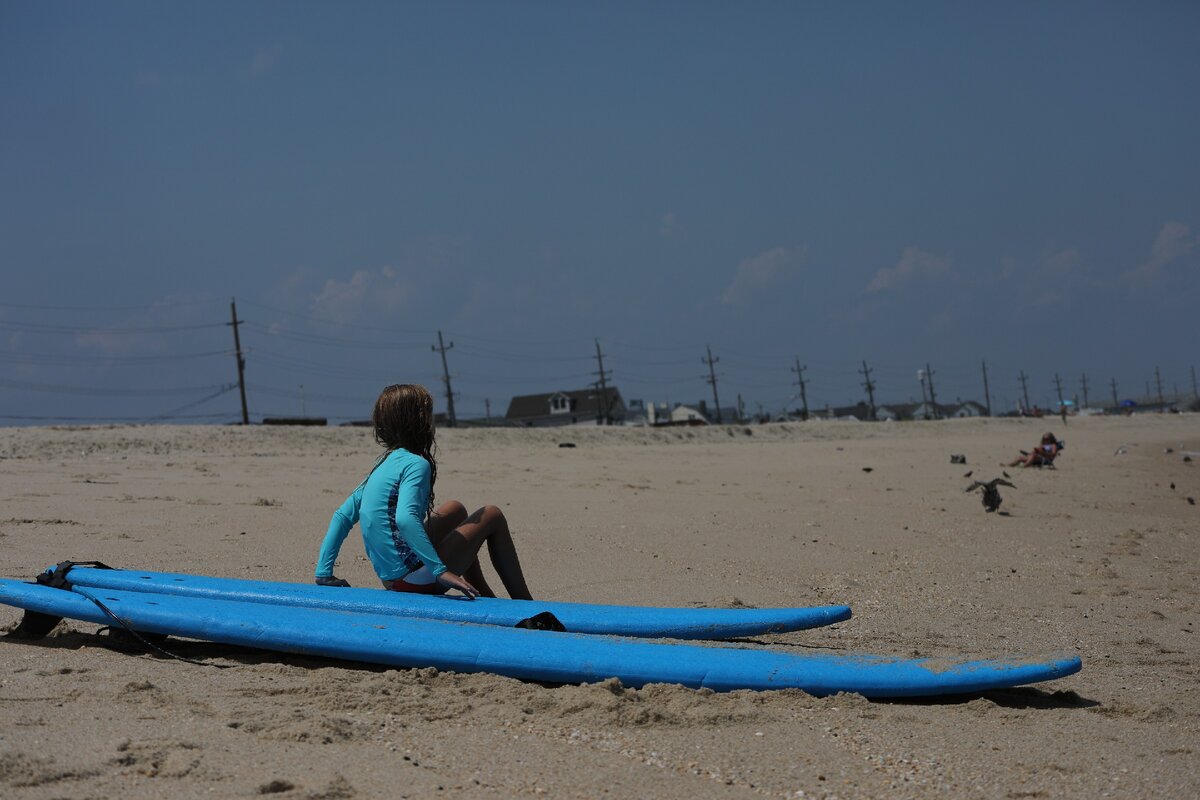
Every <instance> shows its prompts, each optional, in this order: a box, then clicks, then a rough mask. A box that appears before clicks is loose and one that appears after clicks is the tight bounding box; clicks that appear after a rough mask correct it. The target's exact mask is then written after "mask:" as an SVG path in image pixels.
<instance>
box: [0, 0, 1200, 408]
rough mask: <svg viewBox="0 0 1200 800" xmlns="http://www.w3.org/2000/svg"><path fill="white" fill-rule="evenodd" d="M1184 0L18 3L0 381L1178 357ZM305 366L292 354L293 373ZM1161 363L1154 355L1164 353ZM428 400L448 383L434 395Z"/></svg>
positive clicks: (892, 383) (27, 397) (311, 378)
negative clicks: (235, 326)
mask: <svg viewBox="0 0 1200 800" xmlns="http://www.w3.org/2000/svg"><path fill="white" fill-rule="evenodd" d="M1197 41H1200V5H1197V4H1195V3H1190V2H1175V3H1102V2H1083V3H1072V2H1058V3H1040V2H1030V3H995V4H990V5H985V4H980V3H958V2H948V3H912V4H910V3H891V2H886V3H820V4H818V3H799V2H788V3H767V2H762V3H703V2H652V3H643V2H637V3H554V2H505V3H493V2H473V3H455V2H451V3H422V4H414V3H399V2H386V3H368V2H355V3H333V2H325V3H299V2H279V3H276V2H257V3H255V2H214V3H176V2H106V3H63V2H5V3H4V4H2V5H0V270H2V271H3V286H4V291H3V293H0V416H3V417H4V419H3V420H0V422H3V423H5V424H26V423H35V422H38V421H45V420H48V419H52V418H70V419H80V420H87V419H93V418H118V419H125V418H128V419H141V418H151V417H158V416H160V415H172V416H173V417H174V416H179V417H182V418H190V417H187V416H186V415H193V414H194V415H197V416H196V417H195V418H196V419H202V418H207V419H232V418H234V417H235V416H237V413H238V403H237V398H236V393H228V392H227V393H225V394H221V395H219V396H217V397H214V398H212V399H208V400H205V399H204V398H206V397H209V396H210V395H213V394H214V393H216V392H219V391H220V390H221V388H222V387H223V386H226V385H228V384H229V383H231V382H232V381H233V380H235V378H236V369H235V365H234V359H233V356H232V355H231V354H230V353H229V351H230V350H231V347H232V331H231V329H230V327H229V326H227V325H225V324H224V323H225V322H227V321H228V320H229V313H230V310H229V302H230V299H231V298H233V297H236V298H237V302H238V311H239V316H240V317H241V318H242V319H244V320H245V322H246V324H245V326H244V327H243V328H242V344H243V346H244V347H245V348H246V350H247V355H246V361H247V382H248V384H249V387H250V388H249V395H250V397H249V400H250V407H251V413H252V416H255V417H261V416H262V415H264V414H266V415H273V414H299V413H301V411H304V412H306V413H308V414H319V415H326V416H329V417H330V418H332V419H335V420H336V419H347V418H362V417H364V416H366V414H367V411H368V409H369V407H370V404H371V402H372V401H373V399H374V396H375V394H376V393H377V391H378V389H379V388H380V387H381V386H382V385H384V384H386V383H391V382H398V381H402V382H408V381H414V382H422V383H426V384H427V385H429V386H430V387H431V389H435V390H437V391H439V392H440V391H441V389H440V375H441V363H440V360H439V358H438V356H437V354H436V353H434V352H432V350H431V345H432V344H434V343H435V342H436V338H437V331H438V330H441V331H443V332H444V335H445V336H446V339H447V341H450V340H452V341H453V342H454V348H453V349H452V350H450V351H449V353H448V358H449V361H450V369H451V374H452V377H453V381H454V386H455V389H456V391H457V392H458V393H459V395H460V396H459V398H458V400H457V407H458V411H459V414H460V416H482V415H483V413H484V410H485V400H490V403H491V410H492V413H493V414H502V413H503V411H504V409H505V407H506V406H507V403H508V400H509V398H510V397H511V396H513V395H514V394H526V393H533V392H540V391H550V390H554V389H574V388H582V387H583V386H585V385H586V384H588V383H589V382H591V381H593V380H595V376H594V375H592V374H591V373H592V372H593V371H594V370H596V361H595V358H594V354H595V340H596V339H599V341H600V344H601V347H602V348H603V350H604V353H605V354H606V360H605V367H606V368H607V369H611V371H612V381H613V382H614V383H615V384H616V385H617V386H618V387H620V389H621V390H622V393H623V394H624V396H625V397H626V398H644V399H647V400H654V401H658V402H687V403H694V402H696V401H698V400H699V399H701V398H705V397H710V392H709V387H708V386H707V384H706V383H705V381H704V376H705V375H706V371H707V368H706V367H705V365H704V364H703V363H702V362H701V359H702V357H703V356H704V355H705V347H706V345H707V346H711V348H712V352H713V354H714V355H715V356H717V357H718V358H720V361H719V363H718V364H717V370H718V380H719V384H718V386H719V390H720V392H721V395H722V397H721V400H722V404H723V405H725V404H731V403H732V402H733V401H734V400H735V398H736V396H737V395H738V394H739V393H740V394H741V395H742V397H743V399H744V400H745V403H746V406H747V409H748V410H750V411H754V410H756V409H757V407H758V404H762V406H763V407H764V408H766V409H768V410H774V411H778V410H779V409H781V408H783V407H784V406H795V405H796V401H794V400H792V399H791V398H792V396H793V395H795V394H796V392H797V387H796V386H795V385H794V381H795V378H796V375H795V373H793V372H792V371H791V368H792V367H793V366H794V365H795V363H796V359H799V361H800V363H801V364H803V365H806V366H807V370H806V372H805V377H806V378H807V379H808V381H809V384H808V396H809V401H810V404H812V405H814V406H821V405H824V404H826V403H831V404H848V403H853V402H855V401H857V400H859V399H861V398H863V397H864V392H863V390H862V388H861V379H862V378H861V376H860V375H859V374H858V373H857V370H858V369H859V368H860V367H861V362H862V361H863V360H864V359H865V360H866V361H867V362H868V364H870V366H871V367H872V368H873V370H874V374H873V377H874V378H875V380H876V381H877V384H878V396H879V398H880V399H881V400H884V401H889V400H890V401H897V402H898V401H907V400H909V399H910V398H916V397H919V394H920V384H919V383H918V381H917V369H918V368H920V367H922V366H924V365H925V363H926V362H929V363H930V364H931V365H932V366H933V369H934V371H935V373H936V377H935V381H936V385H937V388H938V395H939V398H940V399H947V400H952V399H954V398H955V397H962V398H963V399H967V398H974V399H982V379H981V375H980V364H981V361H982V360H984V359H986V360H987V363H988V370H989V378H990V383H991V390H992V401H993V404H994V405H995V406H997V408H998V409H999V408H1011V407H1012V406H1013V405H1014V404H1015V403H1016V401H1017V400H1018V398H1019V397H1020V386H1019V384H1018V374H1019V372H1020V371H1021V370H1024V372H1025V373H1026V374H1027V375H1028V376H1029V387H1030V399H1031V401H1032V402H1037V403H1040V404H1043V405H1047V404H1049V403H1052V402H1053V401H1054V400H1055V399H1056V398H1055V389H1054V375H1055V374H1056V373H1058V374H1059V375H1061V376H1062V379H1063V382H1064V388H1065V389H1066V391H1067V393H1068V394H1078V393H1080V378H1081V376H1082V375H1084V374H1086V375H1087V376H1088V379H1089V382H1090V386H1089V394H1090V396H1091V399H1092V400H1093V402H1095V401H1096V399H1097V398H1102V399H1103V398H1111V390H1110V387H1109V381H1110V380H1112V379H1115V380H1116V381H1117V384H1118V387H1119V390H1120V395H1121V396H1122V397H1123V398H1124V397H1130V396H1140V395H1142V394H1143V393H1144V391H1145V384H1146V382H1147V381H1148V380H1149V381H1151V382H1153V379H1154V375H1155V373H1154V370H1155V367H1156V366H1157V367H1159V369H1160V371H1161V375H1162V379H1163V384H1164V389H1165V390H1166V391H1167V392H1168V393H1170V392H1173V391H1174V388H1175V387H1176V386H1178V388H1179V390H1180V391H1181V392H1183V391H1190V390H1191V374H1190V370H1191V368H1192V367H1193V365H1196V362H1197V361H1200V358H1197V353H1196V341H1197V339H1198V336H1197V314H1198V311H1200V152H1198V149H1200V103H1198V102H1197V97H1200V47H1198V46H1197V44H1196V43H1197ZM301 386H303V387H304V388H303V390H301V388H300V387H301ZM1151 388H1152V389H1153V388H1154V387H1153V386H1152V387H1151ZM439 405H440V406H444V404H439Z"/></svg>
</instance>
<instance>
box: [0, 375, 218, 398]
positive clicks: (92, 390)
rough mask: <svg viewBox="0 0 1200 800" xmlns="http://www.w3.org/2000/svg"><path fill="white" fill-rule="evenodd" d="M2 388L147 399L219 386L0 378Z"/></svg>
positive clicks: (202, 390) (201, 390)
mask: <svg viewBox="0 0 1200 800" xmlns="http://www.w3.org/2000/svg"><path fill="white" fill-rule="evenodd" d="M0 386H3V387H5V388H8V389H27V390H29V391H36V392H51V393H53V392H58V393H61V394H76V395H78V394H87V395H108V396H112V397H145V396H153V395H172V394H191V393H193V392H204V391H211V390H213V389H215V388H217V385H212V386H181V387H179V388H171V389H164V388H161V387H160V388H153V389H110V388H103V387H96V386H64V385H62V384H57V383H32V382H27V381H14V380H9V379H6V378H0Z"/></svg>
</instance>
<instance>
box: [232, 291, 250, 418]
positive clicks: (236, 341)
mask: <svg viewBox="0 0 1200 800" xmlns="http://www.w3.org/2000/svg"><path fill="white" fill-rule="evenodd" d="M229 310H230V312H231V313H232V314H233V321H232V322H230V323H229V324H230V325H232V326H233V352H234V355H236V356H237V368H238V392H240V393H241V395H242V424H243V425H249V424H250V412H248V411H247V410H246V359H244V358H243V357H242V340H241V338H240V337H239V336H238V323H239V322H241V320H239V319H238V318H237V301H236V300H232V299H231V300H230V301H229Z"/></svg>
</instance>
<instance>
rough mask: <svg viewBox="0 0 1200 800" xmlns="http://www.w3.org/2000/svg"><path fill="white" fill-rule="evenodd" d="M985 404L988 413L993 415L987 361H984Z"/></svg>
mask: <svg viewBox="0 0 1200 800" xmlns="http://www.w3.org/2000/svg"><path fill="white" fill-rule="evenodd" d="M983 404H984V406H985V407H986V408H987V415H988V416H989V417H990V416H991V415H992V395H991V394H990V393H989V392H988V382H987V361H984V362H983Z"/></svg>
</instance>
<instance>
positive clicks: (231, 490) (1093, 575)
mask: <svg viewBox="0 0 1200 800" xmlns="http://www.w3.org/2000/svg"><path fill="white" fill-rule="evenodd" d="M1045 430H1053V431H1054V432H1055V433H1056V434H1057V435H1058V436H1059V437H1060V438H1063V439H1065V440H1066V442H1067V449H1066V451H1065V452H1064V454H1063V455H1062V457H1061V459H1060V462H1059V466H1058V468H1057V469H1053V470H1035V469H1026V470H1018V469H1008V472H1009V473H1010V474H1011V475H1012V476H1013V477H1012V482H1013V483H1015V484H1016V488H1015V489H1004V490H1002V491H1003V497H1004V504H1003V506H1002V508H1001V511H1002V512H1004V513H1003V514H989V513H986V512H985V511H984V508H983V507H982V505H981V503H980V495H979V494H978V493H977V492H976V493H966V492H965V491H964V489H965V488H966V487H967V485H968V484H969V483H970V482H971V480H973V479H974V478H985V479H986V478H992V477H997V476H1000V474H1001V470H1002V468H1001V467H1000V466H999V464H1000V462H1001V461H1007V460H1010V459H1011V458H1013V457H1015V456H1016V454H1017V451H1018V449H1022V448H1023V449H1029V448H1030V447H1032V446H1033V445H1034V444H1036V442H1037V441H1038V439H1039V437H1040V435H1041V434H1042V433H1043V432H1044V431H1045ZM438 441H439V446H440V451H439V474H440V478H439V481H438V484H437V486H436V492H437V496H438V497H439V499H444V500H445V499H452V498H453V499H460V500H462V501H463V502H464V503H465V504H466V505H467V506H468V507H469V508H474V507H478V506H480V505H483V504H485V503H494V504H497V505H500V506H501V507H502V508H504V510H505V511H506V513H507V514H508V517H509V519H510V521H511V524H512V527H513V531H514V535H515V537H516V541H517V544H518V547H519V549H520V553H521V556H522V560H523V563H524V566H525V570H526V574H527V577H528V580H529V585H530V588H531V589H532V591H533V592H534V595H535V596H536V597H539V598H543V599H548V600H570V601H584V602H617V603H634V604H644V605H671V606H731V605H749V606H770V605H789V606H790V605H816V604H826V603H847V604H849V605H850V606H852V608H853V610H854V617H853V619H851V620H849V621H847V622H844V623H840V624H838V625H835V626H832V627H829V628H823V629H818V630H812V631H804V632H798V633H792V634H786V635H776V636H766V637H762V638H761V639H758V640H756V641H755V642H754V643H746V645H745V646H757V647H773V648H777V649H782V650H794V651H800V652H846V651H861V652H873V653H881V654H898V655H921V656H933V657H947V658H951V657H953V658H972V657H979V658H986V657H995V656H1003V655H1008V654H1045V653H1059V652H1067V653H1074V654H1078V655H1080V656H1081V657H1082V659H1083V664H1084V667H1083V671H1082V672H1081V673H1079V674H1077V675H1074V676H1071V677H1069V678H1066V679H1064V680H1061V681H1056V682H1052V683H1045V684H1039V685H1037V686H1035V687H1029V688H1022V689H1017V690H1010V691H1003V692H988V693H984V694H979V695H971V696H960V697H952V698H945V699H935V700H923V701H919V702H895V701H891V702H880V701H868V700H866V699H864V698H862V697H860V696H857V695H838V696H834V697H827V698H813V697H810V696H808V695H806V694H804V693H802V692H799V691H795V690H788V691H778V692H759V693H756V692H744V691H743V692H733V693H730V694H714V693H712V692H708V691H694V690H691V689H685V688H682V687H679V686H668V685H652V686H648V687H645V688H643V689H640V690H634V689H629V688H625V687H622V686H620V685H619V684H618V683H616V682H612V681H610V682H608V683H603V684H596V685H585V686H544V685H539V684H533V683H524V682H521V681H517V680H512V679H509V678H502V677H497V676H492V675H483V674H454V673H440V672H437V671H435V670H432V669H424V670H398V669H383V668H378V667H372V666H369V665H359V664H351V663H343V662H336V661H329V660H322V659H316V658H300V657H294V656H286V655H280V654H274V653H268V652H260V651H251V650H244V649H239V648H233V647H226V646H217V645H210V644H205V643H200V642H188V641H182V640H170V641H169V643H168V647H169V648H170V649H172V651H173V652H176V653H178V654H180V655H184V656H187V657H189V658H192V659H198V660H201V661H204V662H207V663H208V664H209V665H205V666H197V665H194V664H189V663H184V662H181V661H176V660H172V659H168V658H165V657H162V656H158V655H150V654H146V653H144V652H137V651H132V650H130V649H129V648H127V647H124V646H122V645H120V644H118V643H117V642H113V641H111V640H110V639H109V638H108V637H106V636H101V635H99V634H98V627H99V626H96V625H92V624H87V623H77V622H71V621H68V622H66V623H64V624H63V625H61V626H59V628H58V629H57V630H56V631H55V633H54V634H52V635H51V636H50V637H49V638H47V639H45V640H41V641H32V642H31V641H17V640H13V639H10V638H5V639H0V795H3V796H5V797H9V798H61V797H71V798H160V797H168V796H169V797H180V798H192V797H196V798H199V797H204V798H210V797H251V796H275V797H280V798H309V799H311V800H316V798H350V797H376V796H389V797H437V796H453V797H510V796H546V797H587V798H590V797H598V796H608V797H620V798H626V797H628V798H645V797H657V798H693V797H720V798H723V797H739V798H741V797H745V798H750V797H771V798H774V797H809V798H817V797H830V798H833V797H837V798H857V797H895V798H910V797H911V798H918V797H920V798H927V797H955V798H961V797H967V798H976V797H977V798H1036V797H1047V798H1060V797H1079V798H1084V797H1087V798H1094V797H1103V796H1112V797H1147V796H1156V797H1192V796H1196V795H1197V794H1200V759H1198V758H1197V756H1196V752H1195V751H1196V749H1197V743H1198V741H1200V740H1198V738H1197V730H1198V728H1200V699H1198V697H1197V692H1196V686H1197V678H1198V677H1200V666H1198V658H1197V657H1198V655H1200V652H1198V651H1200V648H1198V646H1197V641H1196V640H1197V632H1196V628H1197V623H1196V609H1197V604H1198V602H1200V569H1198V567H1197V559H1196V552H1197V549H1196V542H1195V537H1196V536H1197V530H1198V527H1200V526H1198V522H1200V507H1197V506H1196V505H1193V504H1191V503H1189V501H1188V498H1189V497H1190V498H1193V499H1195V498H1200V456H1197V457H1195V458H1194V460H1192V461H1190V462H1189V461H1185V460H1184V454H1185V453H1186V452H1188V451H1200V419H1198V418H1197V417H1196V416H1195V415H1179V416H1141V417H1131V418H1100V417H1087V418H1072V419H1071V420H1070V422H1069V424H1068V425H1067V426H1066V427H1065V428H1064V427H1063V425H1062V422H1061V420H1058V419H1057V418H1055V419H1049V420H1013V419H1007V420H992V419H984V420H978V419H977V420H952V421H942V422H927V423H896V424H883V423H880V424H859V423H831V422H808V423H796V424H786V425H771V426H753V427H741V426H724V427H712V428H672V429H632V428H631V429H598V428H569V429H544V430H513V429H496V430H443V431H440V432H439V440H438ZM563 442H570V443H573V444H575V445H576V446H575V447H573V448H563V447H559V444H560V443H563ZM377 452H378V447H377V445H376V444H375V443H374V441H373V440H372V438H371V434H370V431H369V430H367V429H362V428H283V427H262V426H253V427H245V428H243V427H208V426H205V427H172V426H134V427H129V426H121V427H91V428H7V429H0V480H2V484H3V487H4V492H3V495H4V507H3V509H2V510H0V553H3V559H2V561H0V563H2V565H3V566H2V569H0V573H2V574H3V575H4V576H7V577H18V578H26V579H27V578H32V577H33V576H34V575H35V574H36V573H37V572H39V571H41V570H42V569H44V568H45V567H46V566H48V565H50V564H53V563H54V562H57V561H59V560H63V559H76V560H85V559H99V560H101V561H104V562H106V563H108V564H111V565H113V566H118V567H131V568H134V567H137V568H146V569H158V570H169V571H179V572H188V573H196V574H208V575H217V576H228V577H254V578H264V579H271V580H286V581H304V582H309V581H311V576H312V569H313V564H314V560H315V557H316V552H317V548H318V545H319V543H320V540H321V537H322V535H323V534H324V531H325V527H326V525H327V523H328V520H329V516H330V514H331V512H332V511H333V509H334V508H335V507H336V506H337V504H338V503H340V502H341V500H342V499H344V497H345V496H346V494H347V493H348V492H349V491H350V490H351V489H353V487H354V486H355V484H356V483H357V482H358V480H359V479H360V478H361V476H362V475H363V473H364V472H365V470H366V469H368V468H369V466H370V464H371V462H372V459H373V458H374V456H375V455H376V453H377ZM952 454H963V455H965V456H966V461H967V463H966V464H965V465H963V464H955V463H951V459H950V456H951V455H952ZM968 471H970V472H972V473H973V477H972V478H967V477H965V474H966V473H967V472H968ZM485 571H487V572H488V574H489V576H492V573H491V570H490V566H488V565H485ZM338 574H339V575H340V576H342V577H344V578H347V579H348V580H350V581H351V583H353V584H354V585H356V586H375V585H377V581H376V579H375V576H374V574H373V572H372V571H371V568H370V565H369V564H368V563H367V561H366V559H365V556H364V554H363V549H362V543H361V540H360V539H359V538H358V534H357V532H355V533H352V534H351V538H350V539H349V540H348V541H347V545H346V546H345V547H344V548H343V551H342V557H341V560H340V562H339V567H338ZM493 586H495V587H497V588H499V586H500V584H499V581H498V580H494V581H493ZM19 617H20V613H19V612H18V611H16V610H15V609H12V608H9V607H7V606H3V607H0V627H2V628H3V629H5V630H7V629H10V628H11V627H13V626H14V625H15V624H16V622H17V621H18V619H19ZM218 666H219V667H223V668H218Z"/></svg>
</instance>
